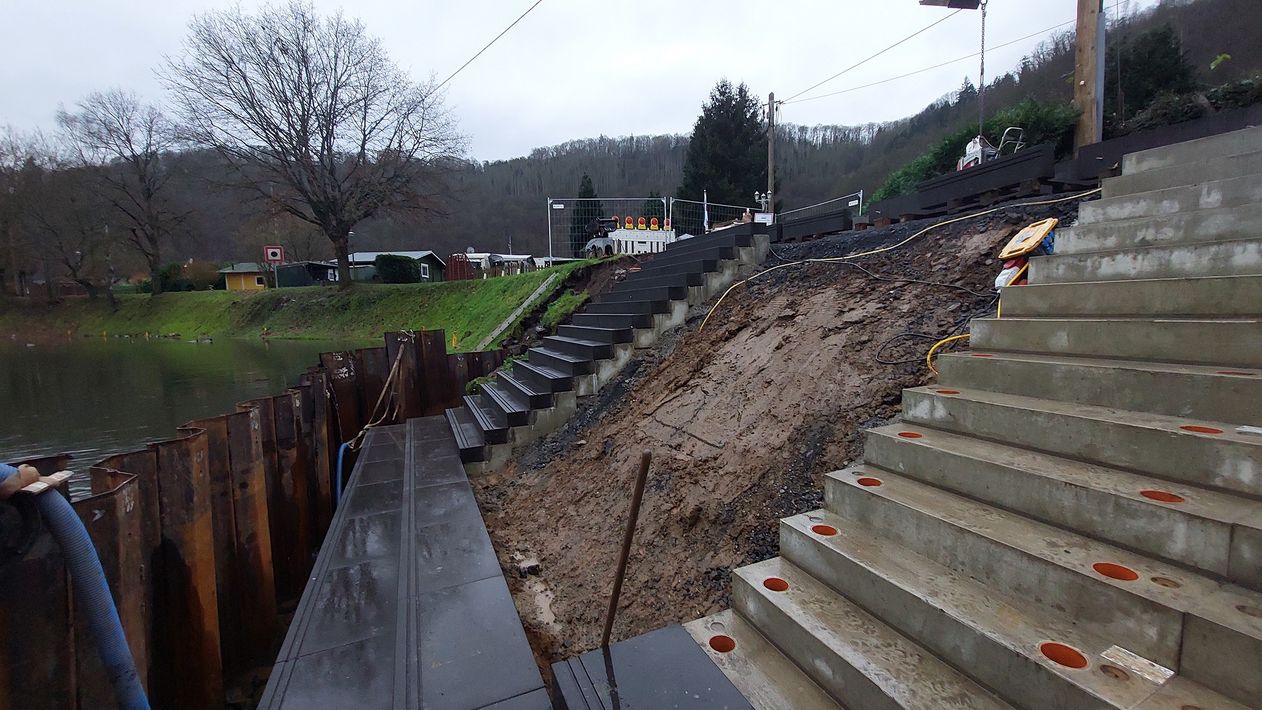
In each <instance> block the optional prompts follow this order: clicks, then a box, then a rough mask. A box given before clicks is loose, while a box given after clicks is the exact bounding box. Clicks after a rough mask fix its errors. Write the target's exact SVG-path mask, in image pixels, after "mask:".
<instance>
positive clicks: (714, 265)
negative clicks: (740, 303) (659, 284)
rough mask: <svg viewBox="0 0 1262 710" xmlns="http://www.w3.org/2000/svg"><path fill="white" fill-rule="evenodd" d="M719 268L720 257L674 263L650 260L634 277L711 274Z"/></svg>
mask: <svg viewBox="0 0 1262 710" xmlns="http://www.w3.org/2000/svg"><path fill="white" fill-rule="evenodd" d="M718 270H719V260H718V259H696V260H688V261H678V262H674V263H662V264H655V263H653V262H649V263H648V264H645V265H644V268H642V269H641V270H640V272H639V274H638V275H637V276H632V277H629V278H628V279H627V280H628V281H630V280H631V279H632V278H656V277H659V276H666V275H668V274H694V273H695V274H709V273H713V272H715V271H718Z"/></svg>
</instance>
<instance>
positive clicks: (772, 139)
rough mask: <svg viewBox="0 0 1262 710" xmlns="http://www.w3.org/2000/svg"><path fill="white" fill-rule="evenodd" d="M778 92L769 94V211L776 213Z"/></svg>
mask: <svg viewBox="0 0 1262 710" xmlns="http://www.w3.org/2000/svg"><path fill="white" fill-rule="evenodd" d="M775 194H776V92H774V91H773V92H771V93H770V94H767V211H768V212H775V211H776V202H775V199H776V198H775Z"/></svg>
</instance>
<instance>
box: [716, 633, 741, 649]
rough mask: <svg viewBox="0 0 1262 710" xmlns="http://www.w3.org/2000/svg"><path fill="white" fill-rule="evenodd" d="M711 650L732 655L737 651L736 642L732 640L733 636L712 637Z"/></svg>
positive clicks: (719, 635) (720, 635)
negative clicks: (731, 653)
mask: <svg viewBox="0 0 1262 710" xmlns="http://www.w3.org/2000/svg"><path fill="white" fill-rule="evenodd" d="M710 648H712V649H714V650H716V651H718V652H719V653H730V652H732V651H735V650H736V642H735V641H733V640H732V637H731V636H724V635H723V634H718V635H717V636H711V637H710Z"/></svg>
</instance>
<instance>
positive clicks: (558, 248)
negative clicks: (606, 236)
mask: <svg viewBox="0 0 1262 710" xmlns="http://www.w3.org/2000/svg"><path fill="white" fill-rule="evenodd" d="M666 209H667V201H666V198H664V197H569V198H557V197H549V198H548V247H549V251H548V256H556V257H564V258H573V257H581V256H583V247H584V245H586V244H587V242H588V241H589V240H591V239H592V238H594V237H597V236H600V234H601V227H602V224H601V220H605V224H604V226H605V227H611V226H612V224H614V223H615V222H611V220H614V221H616V224H617V225H618V226H619V227H623V226H625V225H626V222H627V220H628V219H630V220H631V224H632V225H633V226H634V227H635V228H637V229H644V230H649V229H650V226H651V225H653V224H654V221H656V225H657V227H658V229H665V228H666V227H667V225H666V216H667V215H666ZM641 220H642V221H643V226H642V227H641V226H640V224H641Z"/></svg>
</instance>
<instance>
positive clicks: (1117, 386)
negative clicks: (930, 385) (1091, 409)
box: [937, 351, 1262, 424]
mask: <svg viewBox="0 0 1262 710" xmlns="http://www.w3.org/2000/svg"><path fill="white" fill-rule="evenodd" d="M980 355H985V357H980ZM937 365H938V383H939V385H940V388H939V391H940V389H941V387H946V388H951V389H962V390H969V389H973V390H985V391H987V392H999V393H1002V394H1015V395H1021V396H1023V397H1038V398H1040V399H1054V400H1057V401H1061V402H1078V403H1079V404H1091V405H1095V406H1099V407H1113V408H1115V409H1129V410H1132V411H1136V412H1150V413H1153V414H1166V415H1169V416H1172V417H1185V418H1190V419H1206V420H1212V421H1221V422H1229V423H1232V424H1257V423H1259V422H1260V421H1262V414H1259V405H1258V403H1259V402H1262V370H1230V369H1223V368H1222V367H1219V366H1214V365H1208V366H1207V365H1175V364H1170V363H1162V362H1142V361H1136V360H1101V359H1091V358H1080V357H1066V356H1061V355H1043V354H1039V353H1005V352H984V353H983V352H976V351H975V352H961V353H949V354H947V355H943V356H942V357H940V358H938V361H937Z"/></svg>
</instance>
